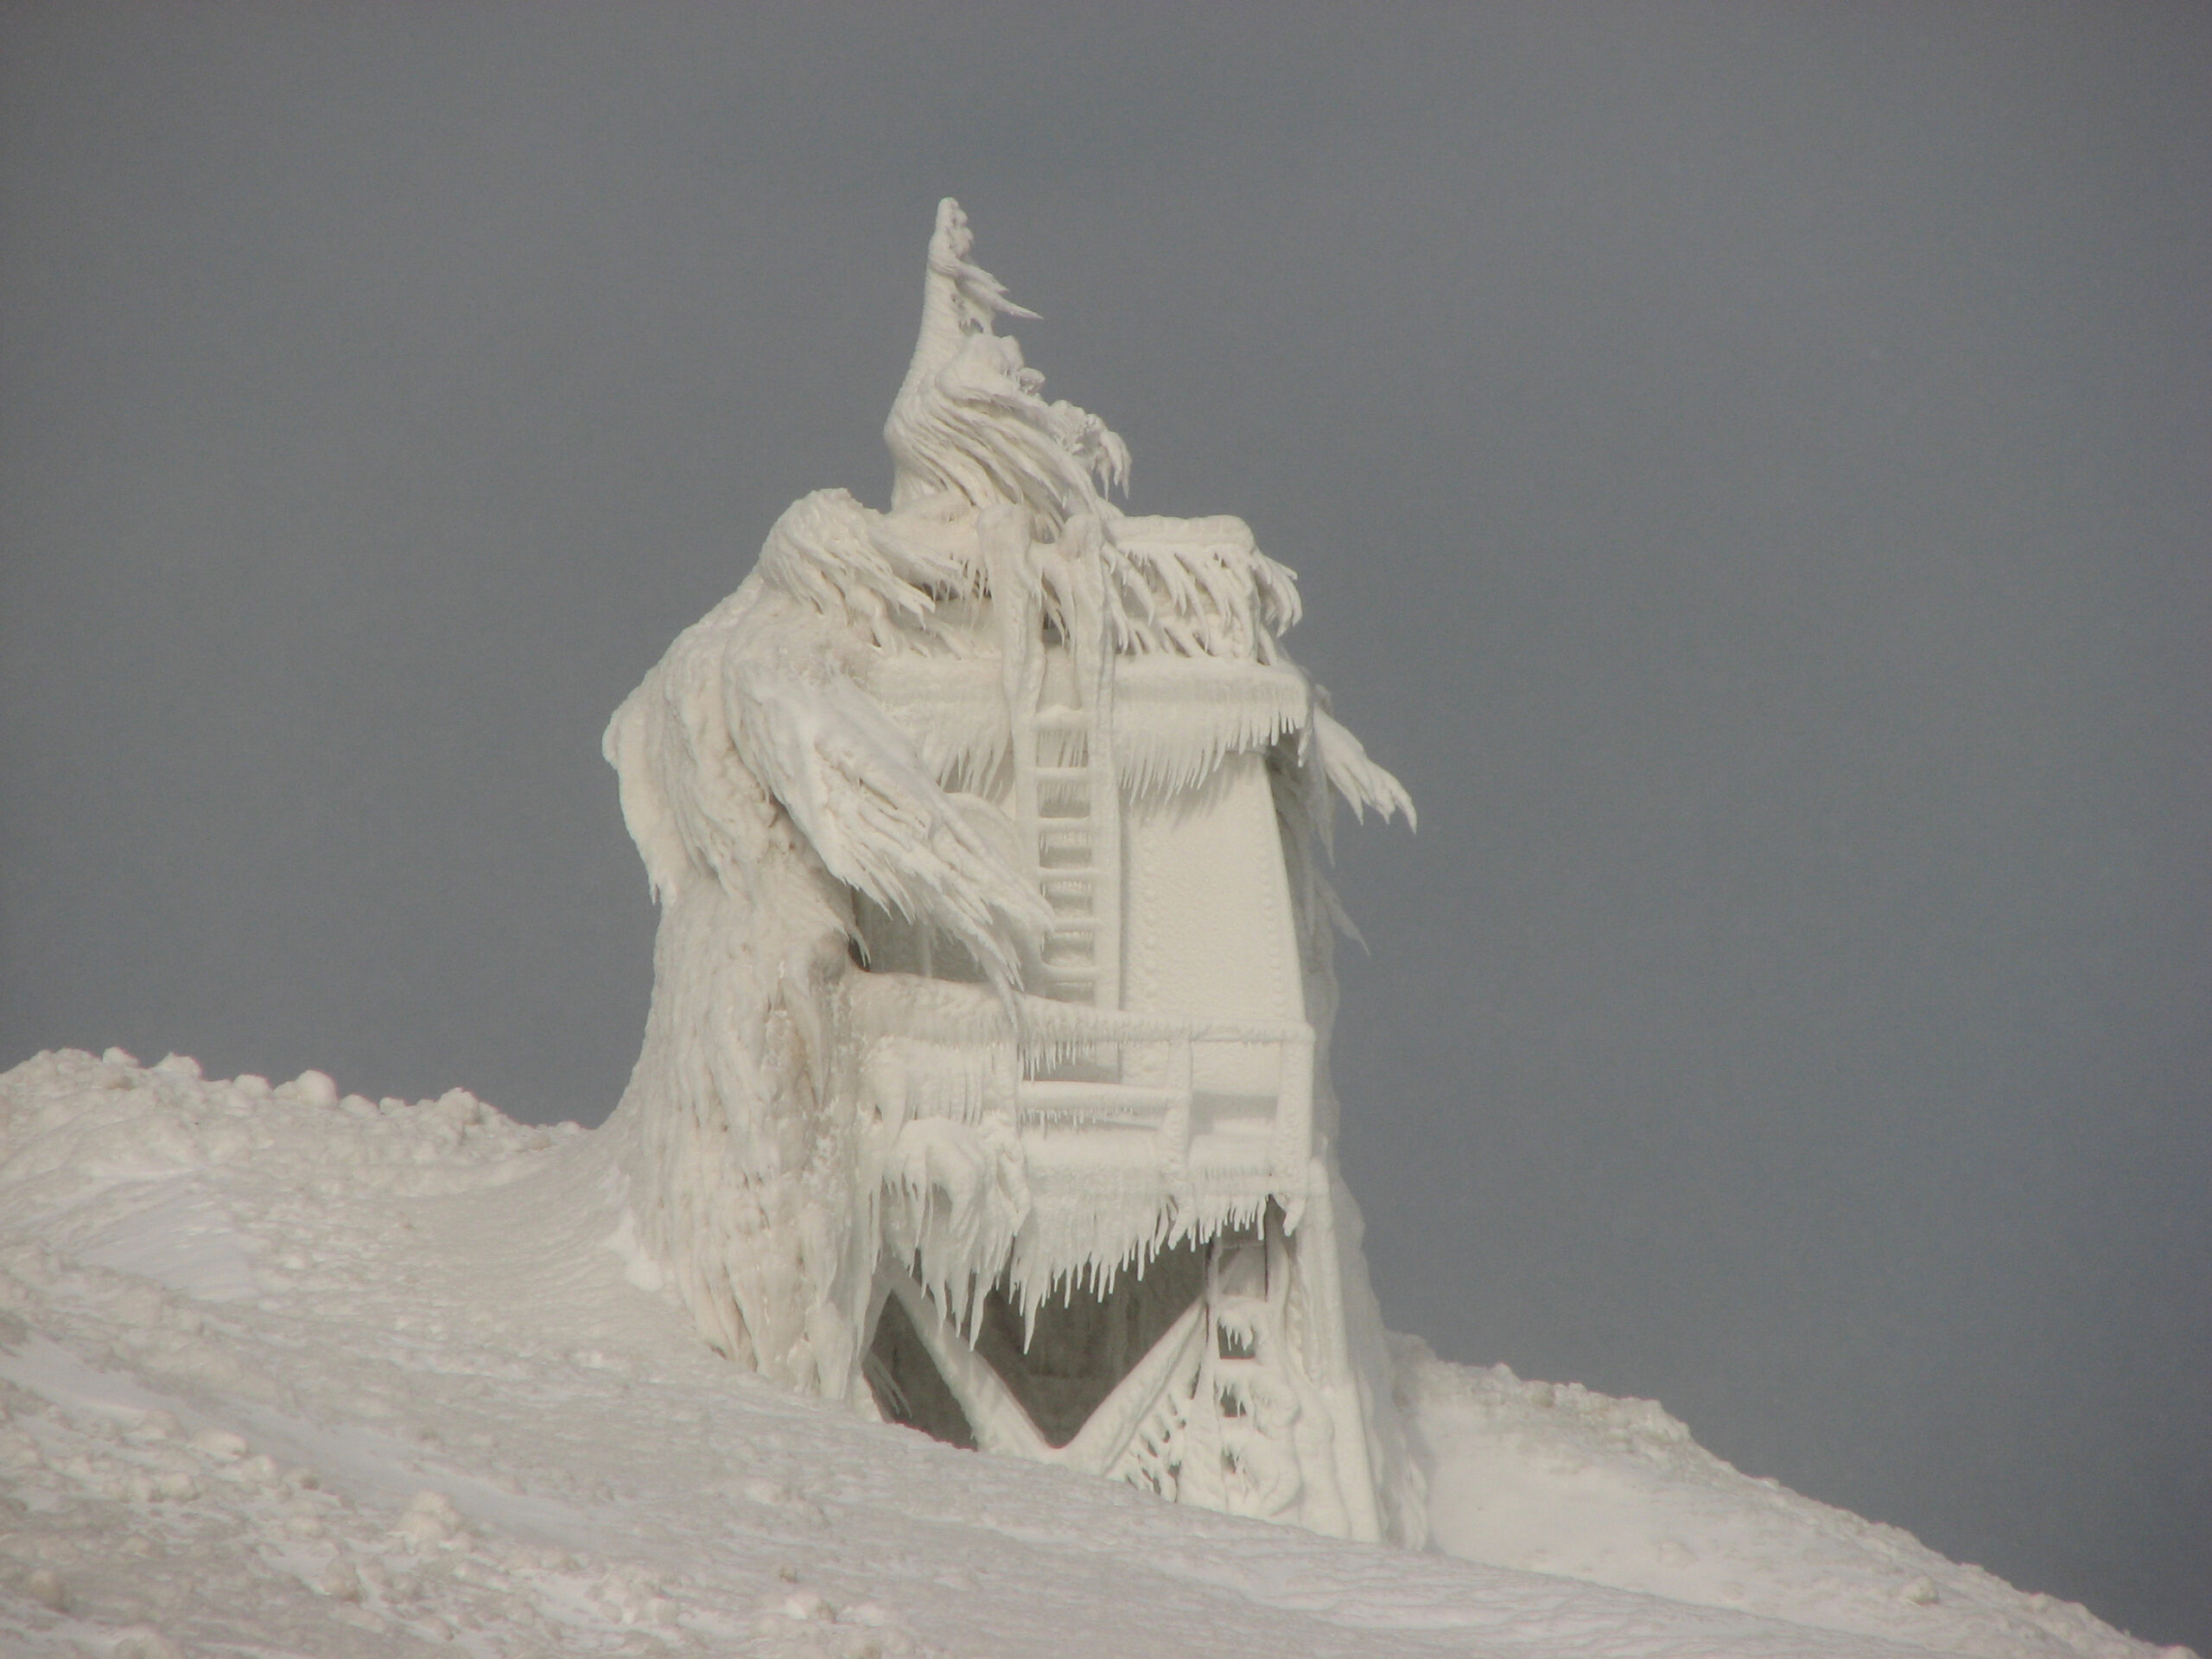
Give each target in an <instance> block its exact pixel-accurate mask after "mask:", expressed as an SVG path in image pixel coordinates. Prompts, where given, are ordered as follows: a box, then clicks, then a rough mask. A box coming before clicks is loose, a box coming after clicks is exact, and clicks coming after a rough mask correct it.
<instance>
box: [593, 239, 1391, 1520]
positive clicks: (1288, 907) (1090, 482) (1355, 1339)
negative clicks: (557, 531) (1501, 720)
mask: <svg viewBox="0 0 2212 1659" xmlns="http://www.w3.org/2000/svg"><path fill="white" fill-rule="evenodd" d="M1013 309H1014V308H1013V307H1012V306H1010V305H1009V304H1008V303H1007V302H1006V301H1005V298H1004V296H1003V292H1002V290H1001V289H1000V288H999V286H998V284H997V283H995V281H994V280H993V279H992V278H991V277H989V276H988V273H986V272H984V271H982V270H981V269H980V268H979V267H977V266H976V265H975V264H973V262H972V260H971V259H970V257H969V235H968V231H967V226H966V223H965V221H964V219H962V217H961V215H960V213H959V211H958V209H957V207H954V206H953V205H952V204H950V203H947V204H945V205H944V208H943V210H941V212H940V214H939V219H938V227H937V232H936V235H935V236H934V238H932V241H931V251H930V262H929V272H928V277H927V280H926V284H925V302H924V315H923V327H922V335H921V340H920V343H919V345H918V347H917V350H916V353H915V359H914V364H913V365H912V368H910V370H909V372H908V374H907V377H906V384H905V385H904V386H903V387H902V388H901V390H900V392H899V397H898V399H897V400H896V402H895V403H894V405H893V411H892V416H891V418H890V421H889V423H887V427H886V437H887V442H889V444H890V447H891V449H892V452H893V458H894V460H895V461H896V462H897V464H898V474H897V483H896V486H895V489H894V492H893V501H892V505H891V508H890V510H889V511H888V512H876V511H874V510H871V509H869V508H867V507H864V506H862V505H861V504H859V503H858V502H857V501H855V500H854V499H853V498H852V497H850V496H849V495H847V494H845V493H842V492H841V491H830V492H823V493H817V494H816V495H813V496H810V497H807V498H805V499H804V500H802V501H800V502H798V504H796V505H794V506H793V507H792V508H791V510H790V511H789V512H786V513H785V515H784V517H783V518H782V519H781V520H779V523H778V524H777V525H776V527H775V529H774V530H773V531H771V533H770V535H769V537H768V541H767V543H766V546H765V547H764V549H763V550H762V553H761V557H760V565H759V568H758V569H756V570H755V572H754V573H753V575H752V577H750V578H749V579H748V580H747V582H746V583H745V584H744V586H743V587H741V588H740V589H739V590H738V592H737V593H736V594H733V595H732V596H731V598H730V599H729V600H728V601H724V603H723V604H722V605H721V606H720V607H717V608H716V609H715V612H713V613H710V614H709V616H708V617H707V618H706V619H704V620H702V622H700V623H699V624H697V625H696V626H694V627H693V628H691V629H690V630H687V631H686V632H685V633H684V635H683V637H682V638H681V639H678V640H677V644H676V645H675V646H674V647H673V648H672V649H671V652H670V653H669V655H668V657H667V658H666V659H665V660H664V662H663V663H662V664H660V666H659V667H658V668H657V669H655V670H654V671H653V672H652V675H650V676H648V677H647V679H646V681H645V683H644V684H643V685H641V686H640V687H639V690H638V691H637V692H636V693H634V694H632V696H631V697H630V699H629V700H628V701H627V702H625V704H624V705H623V707H622V709H620V711H618V713H617V715H616V716H615V719H614V721H613V724H612V726H611V727H610V728H609V730H608V734H607V753H608V757H609V759H610V760H613V763H614V764H615V766H616V767H617V769H618V771H619V772H620V776H621V781H622V798H623V807H624V812H625V815H626V819H627V821H628V823H629V825H630V828H631V830H632V835H633V836H635V838H636V839H637V842H638V843H639V849H640V851H641V853H642V854H643V855H644V857H645V863H646V867H647V869H648V871H649V873H650V874H651V875H652V880H653V884H654V887H655V891H656V893H657V895H658V897H659V899H660V900H661V902H662V905H663V922H662V928H661V937H660V944H659V945H658V950H657V957H656V975H655V989H654V1005H653V1010H652V1016H651V1019H650V1020H649V1023H648V1029H647V1033H646V1040H645V1049H644V1052H642V1053H641V1055H640V1057H639V1065H638V1068H637V1071H636V1073H635V1075H634V1076H633V1077H632V1084H631V1087H630V1089H629V1090H628V1091H627V1093H626V1096H625V1098H624V1102H623V1104H622V1107H621V1109H620V1111H619V1112H618V1114H617V1116H616V1118H615V1119H614V1120H613V1127H614V1128H615V1129H616V1131H617V1134H616V1136H615V1139H616V1141H617V1142H618V1143H619V1144H621V1145H623V1146H624V1147H626V1155H625V1157H624V1159H623V1165H622V1167H623V1172H624V1174H625V1178H626V1180H627V1182H628V1189H629V1197H630V1202H631V1205H632V1210H633V1211H634V1212H635V1213H636V1214H637V1216H638V1218H639V1236H640V1237H641V1238H642V1239H644V1240H645V1242H646V1243H647V1244H648V1246H649V1247H650V1248H652V1249H654V1250H655V1251H656V1252H657V1253H658V1255H661V1256H662V1257H663V1258H664V1260H666V1261H667V1262H669V1263H670V1264H671V1267H673V1268H674V1269H675V1271H676V1276H677V1281H678V1282H679V1283H680V1284H681V1285H682V1286H683V1289H684V1291H685V1293H686V1294H687V1296H688V1297H689V1298H690V1300H691V1303H692V1306H693V1308H694V1311H695V1313H696V1314H697V1315H698V1317H699V1318H700V1319H701V1322H702V1325H703V1326H704V1327H705V1329H706V1330H707V1331H708V1332H709V1336H710V1337H711V1338H713V1339H714V1340H715V1341H716V1343H717V1344H718V1345H721V1346H722V1347H723V1348H725V1349H726V1350H727V1351H729V1352H730V1353H731V1354H732V1355H733V1356H734V1357H738V1358H740V1359H742V1360H745V1361H747V1362H748V1363H753V1364H754V1365H756V1366H757V1367H758V1368H759V1369H760V1370H763V1371H765V1372H767V1373H768V1374H770V1375H772V1376H779V1377H781V1378H783V1379H784V1380H785V1381H788V1382H790V1383H792V1384H794V1385H795V1386H798V1387H800V1388H803V1389H819V1390H820V1391H822V1392H824V1393H828V1394H831V1395H839V1396H842V1397H844V1398H848V1399H849V1400H851V1401H852V1402H854V1403H855V1405H856V1406H859V1407H861V1408H863V1409H869V1410H874V1411H877V1412H880V1413H881V1414H885V1415H887V1416H890V1417H893V1418H896V1419H898V1420H899V1421H906V1422H908V1423H911V1424H913V1425H914V1426H916V1427H923V1428H925V1429H927V1430H929V1431H930V1432H931V1433H936V1434H938V1435H939V1436H940V1437H941V1438H944V1439H949V1440H956V1441H958V1442H961V1443H964V1444H970V1445H975V1446H982V1447H984V1448H986V1449H990V1450H998V1451H1005V1452H1014V1453H1018V1454H1020V1455H1024V1456H1029V1457H1033V1458H1039V1459H1046V1460H1050V1461H1057V1462H1062V1463H1067V1464H1071V1465H1076V1466H1079V1467H1084V1468H1088V1469H1092V1470H1095V1471H1098V1472H1101V1473H1105V1474H1109V1475H1114V1476H1116V1477H1119V1478H1124V1479H1128V1480H1130V1481H1133V1482H1135V1483H1137V1484H1142V1485H1145V1486H1147V1487H1149V1488H1151V1489H1152V1490H1154V1491H1158V1492H1160V1493H1161V1494H1163V1495H1165V1496H1168V1497H1175V1498H1179V1499H1182V1500H1185V1501H1191V1502H1197V1503H1204V1504H1206V1505H1208V1506H1210V1507H1214V1508H1220V1509H1227V1510H1236V1511H1240V1512H1245V1513H1252V1514H1261V1515H1271V1516H1282V1517H1284V1518H1289V1519H1295V1520H1299V1521H1301V1522H1305V1523H1306V1524H1307V1525H1310V1526H1313V1527H1315V1528H1317V1529H1321V1530H1325V1531H1330V1532H1335V1533H1339V1534H1344V1535H1352V1536H1358V1537H1370V1538H1372V1537H1383V1536H1391V1537H1399V1538H1404V1539H1408V1540H1410V1539H1413V1538H1416V1537H1418V1536H1419V1535H1420V1532H1421V1520H1420V1504H1419V1497H1418V1493H1417V1492H1416V1491H1414V1490H1413V1483H1412V1482H1411V1479H1410V1478H1409V1477H1408V1475H1407V1474H1406V1473H1405V1467H1406V1465H1405V1462H1404V1459H1403V1456H1402V1449H1401V1448H1400V1446H1399V1444H1398V1436H1397V1433H1396V1428H1395V1422H1394V1421H1392V1419H1391V1415H1390V1407H1389V1398H1388V1391H1387V1389H1385V1388H1383V1386H1382V1384H1381V1382H1380V1378H1381V1376H1382V1371H1383V1364H1384V1360H1383V1354H1382V1349H1381V1341H1380V1327H1379V1324H1378V1323H1377V1321H1376V1316H1375V1313H1374V1309H1373V1306H1372V1297H1371V1294H1370V1291H1369V1289H1368V1286H1367V1279H1366V1269H1365V1266H1364V1263H1363V1260H1362V1258H1361V1256H1360V1254H1359V1249H1358V1241H1357V1220H1356V1215H1355V1214H1354V1212H1353V1211H1351V1204H1350V1199H1349V1196H1348V1195H1347V1194H1346V1193H1345V1192H1344V1189H1343V1185H1342V1182H1341V1180H1340V1179H1339V1178H1338V1175H1337V1173H1336V1168H1335V1161H1334V1154H1333V1150H1332V1142H1333V1139H1334V1135H1335V1121H1334V1112H1335V1102H1334V1096H1333V1095H1332V1093H1331V1091H1330V1089H1329V1086H1328V1076H1327V1067H1326V1046H1327V1030H1328V1026H1329V1022H1330V1019H1331V1017H1332V1013H1333V1008H1334V1001H1335V992H1334V987H1333V980H1332V974H1331V969H1330V961H1329V957H1330V948H1331V925H1332V919H1333V918H1334V916H1335V913H1336V912H1335V908H1334V901H1333V899H1331V897H1330V896H1329V893H1328V891H1327V888H1326V886H1325V882H1324V881H1323V880H1322V876H1321V874H1320V865H1321V863H1322V862H1323V861H1324V859H1325V852H1326V849H1327V845H1328V838H1329V832H1330V823H1331V814H1332V804H1333V800H1334V798H1336V797H1338V796H1341V797H1343V798H1346V799H1348V800H1349V801H1350V802H1351V804H1353V805H1354V807H1355V808H1357V809H1362V810H1363V809H1364V808H1366V807H1369V806H1373V807H1376V808H1377V809H1379V810H1382V811H1383V813H1385V814H1386V815H1387V814H1389V813H1390V812H1393V811H1396V810H1404V811H1405V812H1406V813H1407V814H1408V817H1410V815H1411V806H1410V803H1409V802H1408V800H1407V798H1406V796H1405V793H1404V791H1403V790H1402V789H1401V788H1400V786H1399V785H1398V784H1397V783H1396V781H1395V779H1392V778H1390V777H1389V774H1388V773H1387V772H1383V771H1382V769H1381V768H1379V767H1377V766H1375V765H1374V764H1373V763H1372V762H1370V761H1369V760H1368V759H1367V758H1366V756H1365V754H1364V753H1363V752H1362V750H1361V747H1360V746H1359V744H1358V742H1357V741H1356V740H1355V739H1354V738H1353V737H1352V736H1351V734H1350V733H1349V732H1347V731H1346V730H1345V729H1344V728H1343V727H1342V726H1340V725H1338V723H1337V722H1336V721H1334V720H1333V719H1332V718H1331V716H1330V715H1329V713H1328V712H1327V700H1326V698H1325V695H1324V694H1323V693H1321V692H1320V691H1319V689H1318V688H1317V687H1316V686H1315V685H1314V684H1313V683H1312V681H1311V680H1309V679H1308V678H1307V677H1306V675H1305V673H1304V672H1303V671H1301V670H1300V669H1299V668H1298V667H1297V665H1296V664H1294V662H1292V660H1291V659H1290V658H1288V656H1287V654H1286V653H1285V652H1283V650H1282V648H1281V640H1280V636H1281V633H1282V632H1283V631H1284V630H1286V629H1287V628H1288V627H1289V626H1291V624H1292V623H1294V621H1295V620H1297V616H1298V600H1297V591H1296V586H1295V582H1294V578H1293V577H1292V575H1291V573H1290V572H1289V571H1288V570H1287V569H1284V568H1283V567H1281V565H1279V564H1276V563H1274V561H1273V560H1271V559H1269V558H1268V557H1267V556H1265V555H1264V554H1262V552H1261V551H1260V550H1259V549H1258V548H1257V546H1256V545H1255V543H1254V540H1253V537H1252V533H1251V531H1250V530H1249V528H1248V527H1247V526H1246V525H1245V524H1243V521H1241V520H1239V519H1236V518H1226V517H1215V518H1195V519H1176V518H1137V517H1134V516H1130V515H1128V514H1125V513H1123V512H1121V511H1120V510H1119V509H1118V508H1116V506H1114V505H1112V504H1111V503H1110V502H1109V501H1108V500H1107V499H1106V498H1105V495H1104V493H1103V491H1104V487H1105V486H1107V485H1109V484H1110V483H1115V482H1118V481H1119V480H1121V478H1122V475H1123V474H1124V473H1125V471H1126V467H1127V454H1126V451H1125V450H1124V449H1123V448H1122V444H1121V442H1120V440H1119V439H1118V438H1116V436H1115V435H1113V434H1112V433H1111V432H1110V431H1109V430H1107V429H1106V428H1105V427H1104V426H1103V424H1102V423H1100V422H1098V421H1097V420H1096V417H1094V416H1090V415H1088V414H1086V413H1084V411H1083V410H1077V409H1076V408H1074V407H1073V406H1072V405H1070V404H1065V403H1053V404H1047V403H1046V402H1045V401H1044V400H1043V399H1042V397H1040V396H1039V388H1040V385H1041V381H1040V378H1039V377H1038V376H1037V375H1036V374H1035V373H1034V372H1033V371H1031V370H1029V369H1028V368H1027V366H1026V365H1024V364H1023V363H1022V360H1021V357H1020V349H1019V347H1018V346H1016V345H1015V343H1014V341H1013V340H1010V339H1007V338H1006V337H1004V336H1001V335H999V334H996V333H995V332H994V330H993V327H992V323H993V321H994V319H995V317H996V316H997V315H1001V314H1002V313H1005V312H1008V311H1012V310H1013Z"/></svg>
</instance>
